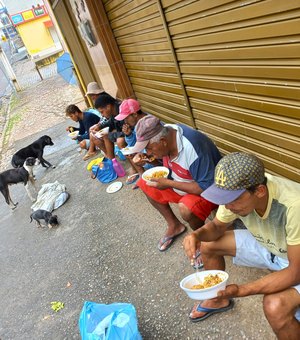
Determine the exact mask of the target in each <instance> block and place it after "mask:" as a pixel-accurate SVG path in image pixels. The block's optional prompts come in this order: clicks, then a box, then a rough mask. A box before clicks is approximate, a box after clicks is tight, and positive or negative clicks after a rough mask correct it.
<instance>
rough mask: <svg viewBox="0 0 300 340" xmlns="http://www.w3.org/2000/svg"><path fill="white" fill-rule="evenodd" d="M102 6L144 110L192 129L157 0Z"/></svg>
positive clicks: (108, 3) (107, 3)
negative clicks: (179, 122) (189, 126)
mask: <svg viewBox="0 0 300 340" xmlns="http://www.w3.org/2000/svg"><path fill="white" fill-rule="evenodd" d="M103 3H104V5H105V9H106V12H107V16H108V18H109V20H110V25H111V28H112V30H113V32H114V35H115V38H116V41H117V44H118V46H119V50H120V52H121V54H122V58H123V60H124V63H125V66H126V68H127V72H128V75H129V77H130V81H131V84H132V87H133V89H134V91H135V95H136V96H137V98H138V99H139V101H140V102H141V104H142V107H143V109H144V110H145V111H147V112H149V113H152V114H154V115H156V116H158V117H160V118H161V119H162V120H164V121H167V122H177V121H181V122H183V123H185V124H188V125H192V126H193V124H194V122H193V120H192V119H191V112H190V113H189V111H188V110H187V104H186V100H185V97H184V86H183V84H182V79H181V77H180V75H179V74H178V70H177V69H176V63H175V61H174V56H173V55H172V51H171V48H170V42H169V41H168V35H167V32H166V29H165V27H164V22H163V19H162V16H161V14H160V12H159V6H158V4H157V1H156V0H150V1H149V0H139V1H120V0H116V1H103Z"/></svg>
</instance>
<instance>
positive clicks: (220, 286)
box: [180, 270, 229, 300]
mask: <svg viewBox="0 0 300 340" xmlns="http://www.w3.org/2000/svg"><path fill="white" fill-rule="evenodd" d="M210 275H212V276H215V275H217V276H218V277H219V278H220V279H221V282H219V283H216V284H215V285H213V286H211V287H207V288H199V287H195V286H196V285H203V281H204V279H205V278H206V277H208V276H210ZM228 277H229V276H228V274H227V273H226V272H224V271H222V270H204V271H200V272H196V273H194V274H191V275H188V276H186V277H185V278H184V279H182V280H181V282H180V288H181V289H182V290H184V291H185V293H186V294H187V295H188V296H189V297H190V298H191V299H193V300H207V299H213V298H215V297H217V296H218V292H219V291H220V290H224V289H225V288H226V284H227V280H228Z"/></svg>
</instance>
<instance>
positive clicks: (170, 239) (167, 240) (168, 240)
mask: <svg viewBox="0 0 300 340" xmlns="http://www.w3.org/2000/svg"><path fill="white" fill-rule="evenodd" d="M185 232H186V227H185V228H184V229H183V230H182V231H181V232H180V233H179V234H177V235H173V236H164V237H163V238H161V239H160V240H159V242H158V246H157V247H158V250H159V251H166V250H168V249H169V248H170V247H171V245H172V244H173V242H174V241H175V240H176V238H177V237H178V236H180V235H182V234H183V233H185ZM165 244H167V245H166V247H165V248H162V246H164V245H165Z"/></svg>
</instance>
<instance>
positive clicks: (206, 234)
mask: <svg viewBox="0 0 300 340" xmlns="http://www.w3.org/2000/svg"><path fill="white" fill-rule="evenodd" d="M231 224H232V222H229V223H223V222H221V221H219V220H218V219H217V218H216V217H215V218H214V219H213V220H212V221H209V222H208V223H206V224H204V226H202V227H201V228H199V229H197V230H195V231H193V232H192V233H190V234H189V235H187V236H186V237H185V238H184V240H183V247H184V250H185V253H186V255H187V256H188V257H189V258H190V259H193V258H195V253H196V250H197V249H199V248H200V245H201V242H202V241H203V242H211V241H216V240H217V239H218V238H220V237H221V236H223V235H224V233H225V231H226V230H227V228H228V227H229V226H230V225H231Z"/></svg>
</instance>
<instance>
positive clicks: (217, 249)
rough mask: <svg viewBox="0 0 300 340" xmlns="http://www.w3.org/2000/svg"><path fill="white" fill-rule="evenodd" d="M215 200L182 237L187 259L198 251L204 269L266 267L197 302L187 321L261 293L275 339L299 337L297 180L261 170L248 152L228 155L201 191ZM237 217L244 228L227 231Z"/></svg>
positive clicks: (299, 199)
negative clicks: (201, 221)
mask: <svg viewBox="0 0 300 340" xmlns="http://www.w3.org/2000/svg"><path fill="white" fill-rule="evenodd" d="M201 195H202V196H203V197H204V198H205V199H207V200H208V201H211V202H213V203H215V204H219V208H218V211H217V214H216V217H215V218H214V219H213V221H211V222H209V223H207V224H205V225H204V226H203V227H202V228H200V229H198V230H195V231H194V232H193V233H191V234H190V235H188V236H187V237H186V238H185V239H184V248H185V252H186V254H187V256H188V257H189V258H190V259H192V260H193V259H194V258H195V253H196V250H197V249H201V255H202V260H203V263H204V267H205V269H220V270H225V261H224V256H232V257H233V263H234V264H236V265H243V266H248V267H256V268H264V269H270V270H271V271H272V273H270V274H268V275H266V276H265V277H262V278H260V279H258V280H256V281H254V282H249V283H245V284H240V285H237V284H230V285H228V286H227V287H226V289H225V290H223V291H221V292H219V293H218V298H215V299H211V300H206V301H202V302H201V303H200V304H197V305H195V306H194V308H193V309H192V311H191V313H190V319H191V321H193V322H197V321H201V320H204V319H206V318H207V317H209V316H210V315H212V314H214V313H219V312H223V311H226V310H229V309H230V308H232V307H233V300H232V298H233V297H243V296H249V295H255V294H263V295H264V299H263V309H264V313H265V315H266V318H267V320H268V322H269V323H270V325H271V327H272V329H273V331H274V332H275V334H276V336H277V337H278V338H279V339H289V340H291V339H300V323H299V320H300V184H299V183H296V182H293V181H290V180H288V179H284V178H280V177H276V176H272V175H269V174H265V171H264V165H263V163H262V162H261V161H260V160H259V159H258V158H257V157H256V156H254V155H251V154H246V153H239V152H236V153H232V154H229V155H227V156H225V157H224V158H222V159H221V160H220V161H219V163H218V164H217V166H216V168H215V177H214V184H213V185H211V186H210V187H209V188H208V189H206V190H205V191H204V192H203V193H202V194H201ZM236 218H240V219H241V220H242V221H243V223H244V224H245V226H246V228H247V229H246V230H233V231H232V230H231V231H229V230H227V228H228V227H229V226H230V225H231V224H232V222H233V221H234V220H235V219H236Z"/></svg>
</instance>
